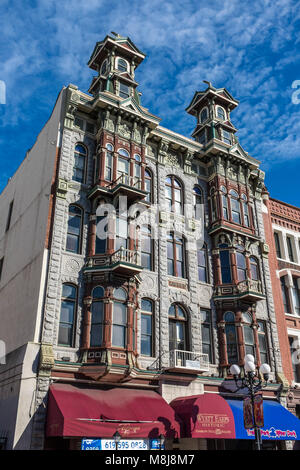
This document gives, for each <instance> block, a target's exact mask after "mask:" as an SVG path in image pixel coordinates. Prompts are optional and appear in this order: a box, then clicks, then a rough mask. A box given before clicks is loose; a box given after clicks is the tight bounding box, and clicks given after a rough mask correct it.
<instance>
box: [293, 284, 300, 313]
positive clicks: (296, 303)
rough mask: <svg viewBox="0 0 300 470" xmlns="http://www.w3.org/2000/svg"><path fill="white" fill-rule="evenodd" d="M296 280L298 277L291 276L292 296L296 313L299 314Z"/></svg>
mask: <svg viewBox="0 0 300 470" xmlns="http://www.w3.org/2000/svg"><path fill="white" fill-rule="evenodd" d="M298 282H299V281H298V279H297V278H296V277H293V286H292V296H293V304H294V311H295V313H296V315H300V292H299V285H298Z"/></svg>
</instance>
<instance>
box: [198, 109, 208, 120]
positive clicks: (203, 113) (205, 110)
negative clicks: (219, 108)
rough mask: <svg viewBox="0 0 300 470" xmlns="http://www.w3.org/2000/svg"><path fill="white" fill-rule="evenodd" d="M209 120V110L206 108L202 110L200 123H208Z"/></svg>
mask: <svg viewBox="0 0 300 470" xmlns="http://www.w3.org/2000/svg"><path fill="white" fill-rule="evenodd" d="M207 118H208V112H207V108H204V109H202V111H201V114H200V122H204V121H206V119H207Z"/></svg>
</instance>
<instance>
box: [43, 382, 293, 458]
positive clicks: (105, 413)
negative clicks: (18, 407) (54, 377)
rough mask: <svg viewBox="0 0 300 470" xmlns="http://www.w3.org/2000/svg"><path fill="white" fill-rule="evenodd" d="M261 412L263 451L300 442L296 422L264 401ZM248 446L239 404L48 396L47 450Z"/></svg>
mask: <svg viewBox="0 0 300 470" xmlns="http://www.w3.org/2000/svg"><path fill="white" fill-rule="evenodd" d="M263 410H264V426H263V428H262V429H261V437H262V448H263V449H271V450H275V449H284V448H285V441H298V440H300V421H299V419H298V418H296V417H295V416H294V415H293V414H292V413H290V412H289V411H288V410H287V409H285V408H284V407H283V406H282V405H281V404H280V403H279V402H277V401H275V400H270V399H265V400H264V404H263ZM116 436H118V437H119V440H116ZM253 444H254V431H253V430H252V429H245V428H244V418H243V400H242V399H238V398H234V399H233V398H232V397H230V398H228V397H227V396H226V397H223V396H221V395H220V394H218V393H204V394H202V395H195V396H189V397H182V398H176V399H175V400H173V401H172V402H171V403H169V404H168V403H167V402H166V401H165V400H164V399H163V398H162V397H161V396H160V395H159V394H158V393H157V392H156V391H154V390H144V389H138V388H135V389H130V388H123V387H122V388H121V387H113V388H108V387H107V388H105V389H102V390H99V389H96V388H85V387H81V386H78V385H76V386H75V385H70V384H62V383H59V384H53V385H52V386H51V387H50V390H49V398H48V409H47V422H46V440H45V449H48V450H51V449H69V450H80V449H82V450H115V449H116V446H117V448H118V450H124V451H125V450H162V449H165V450H175V449H178V450H227V449H228V450H239V449H244V450H246V449H253V448H254V446H253Z"/></svg>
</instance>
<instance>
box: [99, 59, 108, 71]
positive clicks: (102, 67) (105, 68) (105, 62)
mask: <svg viewBox="0 0 300 470" xmlns="http://www.w3.org/2000/svg"><path fill="white" fill-rule="evenodd" d="M106 71H107V60H106V59H105V61H104V62H102V65H101V72H100V73H101V75H105V74H106Z"/></svg>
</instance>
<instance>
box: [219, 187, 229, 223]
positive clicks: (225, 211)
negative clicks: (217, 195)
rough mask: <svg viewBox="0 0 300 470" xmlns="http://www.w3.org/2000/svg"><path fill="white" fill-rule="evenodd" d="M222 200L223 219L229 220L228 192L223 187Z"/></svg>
mask: <svg viewBox="0 0 300 470" xmlns="http://www.w3.org/2000/svg"><path fill="white" fill-rule="evenodd" d="M220 189H221V198H222V211H223V219H225V220H228V199H227V190H226V188H225V186H221V188H220Z"/></svg>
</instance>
